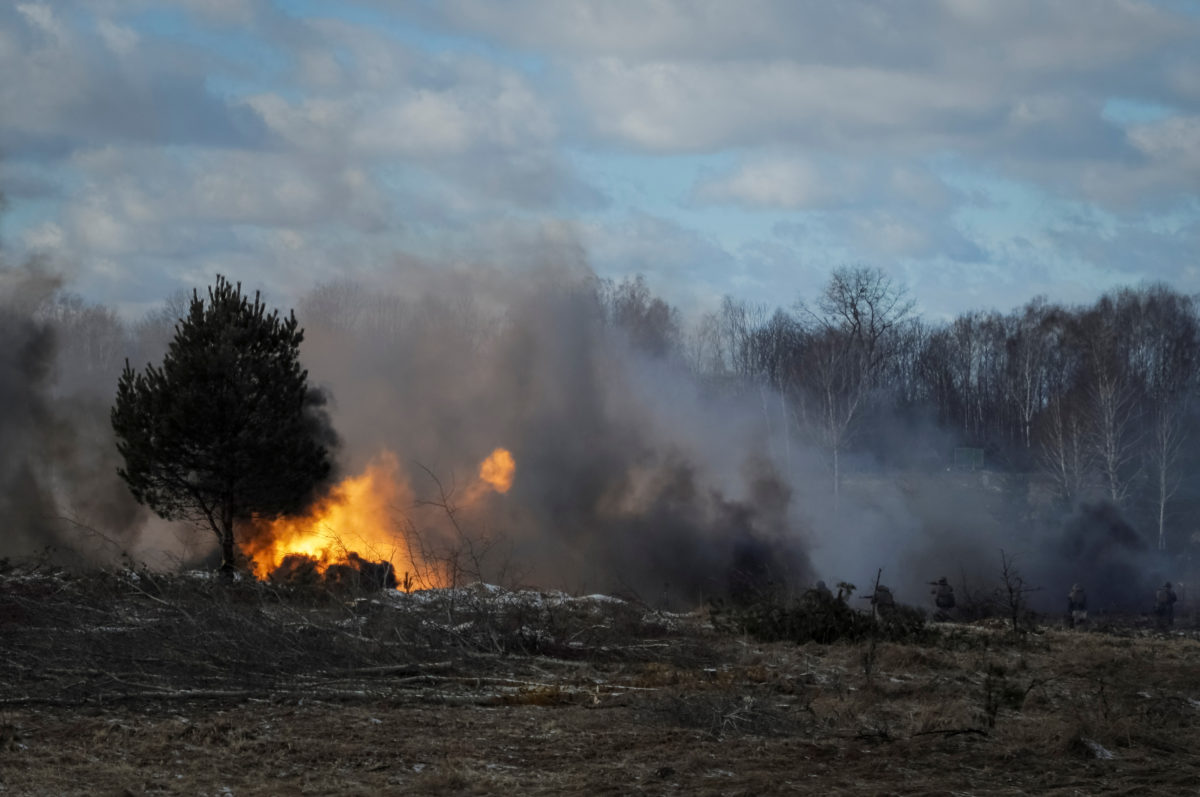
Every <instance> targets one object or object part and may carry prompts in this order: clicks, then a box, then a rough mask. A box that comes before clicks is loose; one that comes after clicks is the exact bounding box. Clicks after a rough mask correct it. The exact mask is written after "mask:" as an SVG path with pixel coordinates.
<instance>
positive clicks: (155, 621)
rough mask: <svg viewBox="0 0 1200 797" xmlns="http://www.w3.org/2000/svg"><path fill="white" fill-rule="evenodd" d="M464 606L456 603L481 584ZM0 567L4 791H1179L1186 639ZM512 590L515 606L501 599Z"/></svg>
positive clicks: (1184, 749) (1191, 766)
mask: <svg viewBox="0 0 1200 797" xmlns="http://www.w3.org/2000/svg"><path fill="white" fill-rule="evenodd" d="M472 595H474V597H472ZM377 598H378V596H355V595H345V594H342V595H333V594H328V593H320V592H314V591H308V592H289V591H281V590H278V589H275V588H271V587H265V586H262V585H257V584H239V585H234V586H233V587H230V586H228V585H221V584H215V583H212V582H209V581H207V580H203V579H188V578H180V577H177V578H161V577H150V576H147V575H145V574H143V575H142V576H141V577H140V578H136V579H135V578H132V577H131V576H130V575H129V574H90V575H87V576H78V577H68V576H67V575H65V574H61V573H40V574H39V573H28V572H8V573H5V574H0V636H2V639H3V643H4V644H3V648H2V649H0V792H3V793H4V794H39V795H40V794H64V795H70V794H89V795H90V794H112V795H119V794H134V795H140V794H191V795H195V794H210V795H216V794H230V793H232V794H238V795H243V794H250V795H254V794H262V795H267V794H272V795H274V794H305V793H309V794H380V793H417V794H447V795H448V794H513V793H527V794H547V795H549V794H629V793H645V794H746V795H749V794H767V793H789V792H794V793H800V794H807V793H815V792H821V793H824V794H830V795H838V794H928V793H961V794H980V795H983V794H995V795H1002V794H1004V795H1007V794H1013V795H1016V794H1064V795H1065V794H1151V795H1153V794H1164V795H1165V794H1171V795H1178V794H1188V793H1195V789H1196V785H1195V784H1197V783H1200V757H1198V756H1197V755H1196V754H1195V752H1194V748H1195V741H1194V740H1195V738H1196V734H1197V728H1200V639H1198V637H1197V635H1196V633H1195V632H1192V631H1185V632H1178V633H1176V634H1173V635H1171V636H1163V635H1157V634H1153V633H1150V632H1145V631H1123V632H1122V633H1120V634H1113V633H1072V632H1064V631H1044V632H1041V633H1038V634H1034V635H1026V636H1023V637H1019V638H1014V637H1012V636H1011V635H1009V634H1007V633H1006V632H1004V631H1003V630H1001V629H998V628H990V627H987V626H947V627H942V628H938V629H936V633H934V634H933V635H932V637H931V638H930V639H928V640H927V641H924V642H922V643H921V644H919V645H918V644H911V643H893V642H877V643H871V642H857V643H853V644H833V645H820V644H816V643H808V644H805V645H795V644H790V643H783V642H774V643H759V642H755V641H753V640H750V639H748V638H744V637H739V636H728V635H720V634H717V633H715V632H714V631H713V630H712V628H711V626H709V625H708V624H707V623H706V619H705V618H704V617H703V616H701V615H698V614H697V615H686V616H673V615H656V614H654V613H647V612H646V611H644V610H643V609H639V608H637V607H633V606H631V605H630V604H626V603H614V602H601V601H570V600H560V599H550V598H549V597H547V596H542V597H537V596H528V595H526V596H523V597H522V596H516V597H514V596H513V595H512V594H510V593H495V592H490V591H488V590H477V591H476V592H475V593H472V592H471V591H460V592H458V593H455V594H445V595H440V596H437V597H436V598H432V599H430V598H428V596H427V598H426V599H423V600H418V599H416V598H413V599H401V600H387V601H381V600H378V599H377ZM518 598H519V599H518Z"/></svg>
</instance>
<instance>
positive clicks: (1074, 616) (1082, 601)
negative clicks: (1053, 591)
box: [1067, 584, 1087, 628]
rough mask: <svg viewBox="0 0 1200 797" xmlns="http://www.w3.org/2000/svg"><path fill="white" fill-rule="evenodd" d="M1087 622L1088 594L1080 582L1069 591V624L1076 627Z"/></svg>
mask: <svg viewBox="0 0 1200 797" xmlns="http://www.w3.org/2000/svg"><path fill="white" fill-rule="evenodd" d="M1086 622H1087V594H1086V593H1085V592H1084V591H1083V587H1081V586H1079V585H1078V584H1072V585H1071V591H1070V592H1068V593H1067V625H1068V626H1069V627H1071V628H1076V627H1078V626H1080V625H1082V624H1084V623H1086Z"/></svg>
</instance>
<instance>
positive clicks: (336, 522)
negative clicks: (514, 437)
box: [242, 448, 516, 588]
mask: <svg viewBox="0 0 1200 797" xmlns="http://www.w3.org/2000/svg"><path fill="white" fill-rule="evenodd" d="M515 473H516V462H515V460H514V459H513V456H512V454H511V453H509V452H508V451H507V450H505V449H503V448H497V449H496V450H495V451H493V452H492V453H491V454H490V455H489V456H488V457H487V459H485V460H484V461H483V463H482V464H481V465H480V466H479V482H476V483H475V484H474V485H472V486H471V488H469V489H468V490H467V492H466V501H467V502H468V503H474V502H475V501H476V500H477V499H478V497H479V496H480V495H481V494H482V493H484V492H486V491H487V488H488V487H490V488H491V489H492V490H494V491H496V492H497V493H505V492H507V491H508V490H509V488H510V487H511V486H512V482H513V477H514V474H515ZM485 485H486V486H485ZM413 503H414V502H413V496H412V490H411V488H410V487H409V485H408V481H407V479H406V478H405V476H404V474H403V472H402V470H401V468H400V464H399V461H398V460H397V458H396V456H395V454H392V453H391V452H383V453H381V454H380V455H378V456H377V457H375V458H374V459H373V460H372V461H371V462H370V463H369V464H368V465H367V467H366V469H365V470H364V471H363V472H362V473H361V474H359V475H357V476H351V477H348V478H346V479H345V480H343V481H342V482H340V483H339V484H337V485H336V486H334V487H333V488H332V489H331V490H330V491H329V493H328V494H327V495H325V496H324V497H323V498H321V499H320V500H319V501H317V502H316V503H315V504H314V505H313V506H312V507H311V508H310V509H309V510H308V512H307V513H306V514H304V515H301V516H296V517H282V518H279V519H277V520H273V521H263V522H259V523H256V531H255V533H254V534H253V535H251V538H250V539H248V540H246V541H245V542H243V544H242V550H243V552H244V553H245V554H246V555H247V556H248V557H249V558H250V559H251V560H252V561H253V563H254V567H255V570H256V572H258V573H259V574H260V575H264V576H267V575H270V574H271V573H274V572H275V571H276V570H277V569H278V568H279V567H280V566H281V565H283V564H284V560H285V559H286V558H287V557H289V556H294V555H300V556H304V557H308V558H309V559H310V560H311V561H312V563H313V564H314V566H315V569H316V571H317V572H318V573H324V572H325V571H326V570H327V569H328V567H329V566H330V565H335V564H345V563H347V562H349V561H350V560H351V559H353V558H354V557H352V556H351V554H357V555H359V556H361V557H363V558H365V559H368V560H373V561H386V562H389V563H390V564H391V565H392V570H393V573H394V574H395V575H396V577H397V579H399V580H400V581H401V583H400V586H401V587H402V588H405V587H408V586H412V585H413V584H414V583H415V585H416V586H419V587H440V586H446V579H445V578H444V577H443V576H442V574H440V572H439V569H438V568H437V567H434V566H431V565H430V563H428V562H425V561H423V560H422V558H421V556H420V548H421V546H420V545H419V544H414V543H417V542H419V541H415V540H411V539H409V538H408V537H406V535H405V533H403V532H402V531H401V526H400V525H399V523H398V522H397V521H398V519H399V515H400V513H403V512H404V511H405V509H406V508H407V507H409V506H411V505H412V504H413ZM409 575H411V576H412V577H413V578H414V579H415V582H411V581H409V580H408V578H407V577H408V576H409ZM406 582H407V583H406Z"/></svg>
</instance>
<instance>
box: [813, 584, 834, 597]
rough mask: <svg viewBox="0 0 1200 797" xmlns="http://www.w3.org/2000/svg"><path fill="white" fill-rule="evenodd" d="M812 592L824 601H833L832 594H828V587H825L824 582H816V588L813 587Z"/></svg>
mask: <svg viewBox="0 0 1200 797" xmlns="http://www.w3.org/2000/svg"><path fill="white" fill-rule="evenodd" d="M813 592H816V593H817V595H818V596H819V597H821V598H823V599H824V600H827V601H831V600H833V593H832V592H830V590H829V587H827V586H825V582H824V581H818V582H817V586H815V587H813Z"/></svg>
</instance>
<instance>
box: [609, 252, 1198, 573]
mask: <svg viewBox="0 0 1200 797" xmlns="http://www.w3.org/2000/svg"><path fill="white" fill-rule="evenodd" d="M600 295H601V297H602V300H603V303H604V306H605V307H606V315H607V318H608V319H609V320H610V321H611V322H612V323H613V324H615V325H617V326H620V327H622V328H625V329H626V330H627V331H628V333H629V337H630V339H631V340H632V341H633V343H634V344H635V345H637V346H639V347H641V348H642V349H644V350H646V351H647V352H650V353H652V354H655V355H659V356H667V357H672V358H676V359H677V360H678V361H679V362H681V363H685V364H686V365H687V367H688V368H689V369H690V370H691V371H692V372H693V373H694V374H695V375H696V377H697V378H698V379H701V380H703V381H704V382H705V383H707V384H708V385H709V386H710V387H711V389H713V390H720V391H732V392H743V393H751V394H757V396H758V399H759V400H760V401H761V403H762V406H763V412H764V414H765V415H766V416H767V417H768V422H769V423H770V424H771V425H772V430H773V436H774V438H775V443H776V445H777V446H778V447H779V448H781V449H782V452H783V454H784V457H785V458H786V456H787V450H788V448H789V447H790V446H793V445H796V444H804V445H807V446H809V447H816V448H817V449H819V450H820V451H821V452H823V454H824V455H825V457H826V459H827V462H828V465H829V471H830V478H831V487H832V490H833V492H834V495H835V497H836V495H837V494H838V492H839V490H840V489H841V485H842V482H843V480H844V478H845V476H846V472H847V470H848V469H849V470H856V471H861V470H863V469H872V470H880V469H882V470H887V469H894V468H911V467H923V468H935V467H937V468H948V467H954V466H955V465H956V464H957V463H956V462H955V459H954V452H955V448H957V447H964V448H965V447H970V448H975V449H980V450H982V452H983V461H984V462H985V463H986V467H988V468H990V469H996V470H1003V471H1008V472H1014V473H1022V474H1029V475H1030V476H1032V477H1033V478H1035V479H1038V480H1040V481H1041V482H1042V483H1043V484H1045V485H1047V486H1048V487H1049V488H1050V489H1052V491H1053V493H1054V495H1055V496H1056V497H1057V499H1058V502H1059V505H1060V507H1061V508H1064V509H1066V508H1070V507H1072V506H1074V505H1076V504H1078V503H1079V502H1081V501H1098V500H1103V501H1107V502H1110V503H1111V504H1112V505H1114V506H1115V507H1117V508H1118V509H1119V510H1120V511H1121V512H1122V513H1123V514H1124V515H1125V516H1126V517H1127V518H1129V519H1130V520H1131V521H1133V522H1134V524H1135V525H1136V527H1137V528H1139V529H1140V530H1141V532H1142V534H1143V535H1144V536H1146V537H1147V538H1148V541H1149V542H1150V544H1151V545H1154V546H1157V547H1158V548H1159V549H1162V550H1171V551H1174V552H1179V551H1180V550H1182V549H1183V548H1184V547H1186V546H1187V545H1189V544H1192V543H1196V542H1198V540H1197V539H1196V537H1195V536H1193V535H1195V534H1196V527H1195V523H1194V522H1193V521H1192V520H1191V518H1192V517H1194V513H1195V510H1196V508H1197V507H1196V502H1197V500H1198V498H1200V496H1198V494H1197V493H1198V491H1197V479H1196V477H1197V475H1200V456H1197V453H1196V452H1197V449H1198V448H1200V447H1198V446H1196V445H1195V443H1197V442H1200V412H1198V410H1200V401H1197V399H1198V398H1200V396H1198V392H1200V380H1198V379H1197V363H1198V361H1200V318H1198V315H1197V304H1196V300H1195V299H1194V298H1193V297H1191V296H1186V295H1183V294H1180V293H1178V292H1177V291H1174V290H1173V289H1171V288H1169V287H1167V286H1165V285H1162V284H1153V285H1146V286H1143V287H1138V288H1123V289H1120V290H1117V291H1113V292H1110V293H1107V294H1105V295H1103V296H1102V297H1100V298H1099V299H1098V300H1097V301H1096V302H1095V303H1094V304H1092V305H1089V306H1073V307H1068V306H1064V305H1060V304H1055V303H1052V302H1050V301H1048V300H1047V299H1045V298H1041V297H1039V298H1036V299H1033V300H1032V301H1030V302H1029V303H1027V304H1026V305H1025V306H1023V307H1020V308H1017V309H1015V310H1013V311H1011V312H1008V313H1001V312H998V311H973V312H969V313H965V314H963V315H960V316H958V317H957V318H954V319H953V320H951V321H947V322H943V323H932V322H929V321H926V320H924V319H922V318H921V317H919V316H918V315H917V314H916V313H915V312H914V307H915V305H914V302H913V301H912V300H911V299H910V297H909V296H908V295H907V292H906V290H905V289H904V287H903V286H901V285H899V284H897V283H895V282H894V281H893V280H891V279H890V278H889V277H888V276H887V275H886V274H885V273H884V272H883V271H881V270H878V269H871V268H841V269H838V270H836V271H834V272H833V274H832V275H831V276H830V278H829V281H828V283H827V284H826V286H825V288H824V290H823V291H822V292H821V294H820V295H819V296H818V297H816V299H815V300H814V301H811V302H808V301H799V302H797V303H796V304H795V305H793V306H792V307H790V308H780V309H776V310H773V311H772V310H770V309H769V308H766V307H761V306H753V305H750V304H747V303H745V302H742V301H738V300H735V299H732V298H726V299H725V300H724V301H723V303H722V305H721V307H720V309H719V310H718V311H716V312H713V313H710V314H709V315H707V316H705V317H704V318H703V319H701V320H700V322H699V323H697V324H693V325H692V326H690V327H688V328H686V329H685V327H684V325H683V324H682V323H681V321H680V317H679V314H678V313H676V312H674V311H673V310H671V309H670V308H669V307H668V306H667V305H666V304H665V303H664V302H663V301H662V300H661V299H657V298H655V297H653V296H651V294H650V292H649V291H648V290H647V288H646V285H645V282H644V280H642V279H641V278H637V279H632V280H628V281H626V282H624V283H621V284H619V285H611V284H609V285H605V286H604V287H603V288H602V290H601V291H600ZM912 432H916V433H917V434H912ZM923 439H927V440H929V445H921V444H920V443H921V441H922V440H923Z"/></svg>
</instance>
